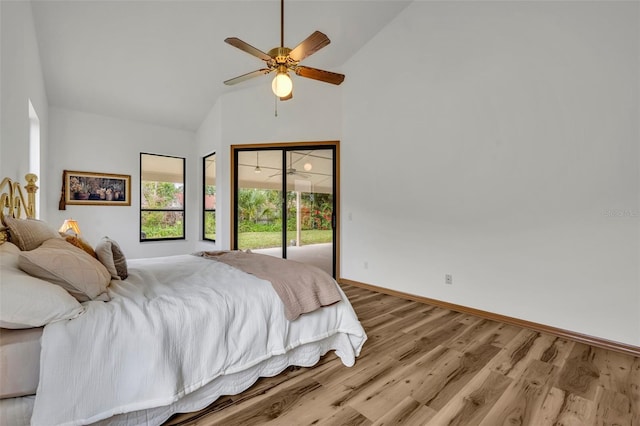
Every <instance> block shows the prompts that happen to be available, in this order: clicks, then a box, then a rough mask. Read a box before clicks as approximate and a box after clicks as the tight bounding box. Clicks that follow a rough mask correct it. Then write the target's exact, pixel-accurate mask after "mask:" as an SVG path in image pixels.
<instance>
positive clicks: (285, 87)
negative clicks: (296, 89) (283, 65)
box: [271, 70, 293, 98]
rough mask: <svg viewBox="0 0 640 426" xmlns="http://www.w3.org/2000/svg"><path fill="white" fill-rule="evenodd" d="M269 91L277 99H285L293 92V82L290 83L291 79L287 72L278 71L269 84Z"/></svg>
mask: <svg viewBox="0 0 640 426" xmlns="http://www.w3.org/2000/svg"><path fill="white" fill-rule="evenodd" d="M271 89H272V90H273V93H274V94H275V95H276V96H277V97H279V98H286V97H287V96H289V95H290V94H291V91H292V90H293V81H291V77H289V73H288V72H287V71H280V70H278V73H277V74H276V76H275V77H274V78H273V82H272V83H271Z"/></svg>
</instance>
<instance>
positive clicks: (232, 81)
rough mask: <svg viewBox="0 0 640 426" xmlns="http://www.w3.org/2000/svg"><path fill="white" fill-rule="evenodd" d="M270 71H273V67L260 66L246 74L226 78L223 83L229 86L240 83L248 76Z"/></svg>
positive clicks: (251, 76) (247, 78) (248, 77)
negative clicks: (260, 67)
mask: <svg viewBox="0 0 640 426" xmlns="http://www.w3.org/2000/svg"><path fill="white" fill-rule="evenodd" d="M271 71H273V69H269V68H262V69H259V70H255V71H251V72H248V73H246V74H242V75H239V76H238V77H234V78H231V79H229V80H226V81H225V82H224V84H226V85H227V86H231V85H233V84H237V83H241V82H243V81H245V80H249V79H250V78H253V77H257V76H259V75H264V74H269V73H270V72H271Z"/></svg>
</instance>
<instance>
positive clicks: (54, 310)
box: [0, 243, 85, 328]
mask: <svg viewBox="0 0 640 426" xmlns="http://www.w3.org/2000/svg"><path fill="white" fill-rule="evenodd" d="M19 254H20V249H19V248H18V247H17V246H15V245H14V244H11V243H4V244H2V245H0V327H3V328H31V327H41V326H43V325H46V324H49V323H51V322H55V321H60V320H69V319H73V318H76V317H77V316H79V315H81V314H82V313H83V312H84V309H85V308H84V307H83V306H82V305H81V304H80V303H79V302H78V301H77V300H76V299H74V298H73V297H72V296H71V295H70V294H69V293H67V292H66V291H65V290H64V289H63V288H61V287H59V286H57V285H54V284H51V283H49V282H47V281H44V280H41V279H38V278H35V277H32V276H30V275H28V274H27V273H26V272H23V271H21V270H20V269H18V266H17V265H18V257H19Z"/></svg>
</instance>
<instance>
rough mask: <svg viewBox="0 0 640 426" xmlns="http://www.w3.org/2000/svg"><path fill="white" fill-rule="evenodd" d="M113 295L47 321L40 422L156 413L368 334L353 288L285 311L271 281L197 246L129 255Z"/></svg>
mask: <svg viewBox="0 0 640 426" xmlns="http://www.w3.org/2000/svg"><path fill="white" fill-rule="evenodd" d="M110 296H111V298H112V300H111V301H110V302H108V303H103V302H86V306H87V311H86V312H85V313H84V314H83V315H82V316H80V317H79V318H76V319H74V320H71V321H65V322H58V323H54V324H50V325H48V326H47V327H45V331H44V334H43V337H42V355H41V364H40V365H41V368H40V383H39V386H38V390H37V394H36V400H35V404H34V410H33V416H32V419H31V421H32V424H33V425H43V426H45V425H46V426H52V425H77V424H88V423H93V422H97V421H99V420H102V419H107V418H111V416H114V415H117V414H120V413H129V414H125V415H120V416H116V417H113V418H111V419H109V420H110V421H112V422H113V423H117V424H126V423H131V424H134V423H135V424H158V423H160V422H162V421H164V420H165V419H166V418H168V417H169V416H170V415H171V414H172V413H174V412H177V411H191V410H196V409H199V408H203V407H204V406H206V405H207V404H209V403H210V402H212V401H213V400H215V399H216V398H217V397H218V396H220V395H221V394H225V393H236V392H239V391H241V390H243V389H244V388H246V387H248V386H250V385H251V384H252V383H253V381H255V380H256V379H257V377H258V376H260V375H273V374H277V373H278V372H279V371H282V369H284V368H286V367H287V366H288V365H291V364H297V365H307V366H309V365H313V364H314V363H315V362H317V360H318V358H319V357H320V356H321V355H323V354H324V353H325V352H327V351H328V350H335V351H336V354H337V355H338V356H339V357H340V358H341V360H342V362H343V363H344V364H345V365H346V366H351V365H353V363H354V362H355V357H356V356H358V354H359V352H360V349H361V347H362V345H363V343H364V341H365V340H366V335H365V332H364V330H363V328H362V326H361V325H360V323H359V322H358V320H357V318H356V316H355V314H354V312H353V309H352V307H351V305H350V304H349V302H348V301H347V299H346V297H343V299H344V300H343V301H342V302H339V303H337V304H335V305H332V306H329V307H326V308H322V309H319V310H317V311H315V312H312V313H309V314H305V315H302V316H301V317H300V318H298V319H297V320H296V321H293V322H290V321H287V320H286V318H285V315H284V308H283V305H282V302H281V301H280V299H279V298H278V297H277V295H276V293H275V291H274V290H273V288H272V287H271V285H270V284H269V283H268V282H266V281H263V280H260V279H258V278H256V277H254V276H252V275H248V274H245V273H244V272H241V271H239V270H236V269H233V268H232V267H230V266H228V265H225V264H223V263H218V262H215V261H211V260H207V259H203V258H200V257H196V256H192V255H183V256H171V257H164V258H154V259H141V260H131V261H129V278H128V279H127V280H125V281H113V282H112V284H111V286H110ZM343 296H344V294H343ZM265 360H266V361H265ZM154 407H160V408H155V409H154ZM141 410H142V411H141Z"/></svg>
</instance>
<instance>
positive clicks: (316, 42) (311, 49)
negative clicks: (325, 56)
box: [289, 31, 331, 62]
mask: <svg viewBox="0 0 640 426" xmlns="http://www.w3.org/2000/svg"><path fill="white" fill-rule="evenodd" d="M329 43H331V40H329V37H327V36H326V35H325V34H324V33H321V32H320V31H315V32H314V33H313V34H311V35H310V36H309V37H307V38H306V39H304V40H303V41H302V42H301V43H300V44H299V45H297V46H296V47H295V48H294V49H293V50H292V51H291V52H289V58H291V59H292V60H293V61H294V62H300V61H301V60H303V59H304V58H306V57H307V56H311V55H312V54H314V53H315V52H317V51H318V50H320V49H322V48H323V47H325V46H326V45H327V44H329Z"/></svg>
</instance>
